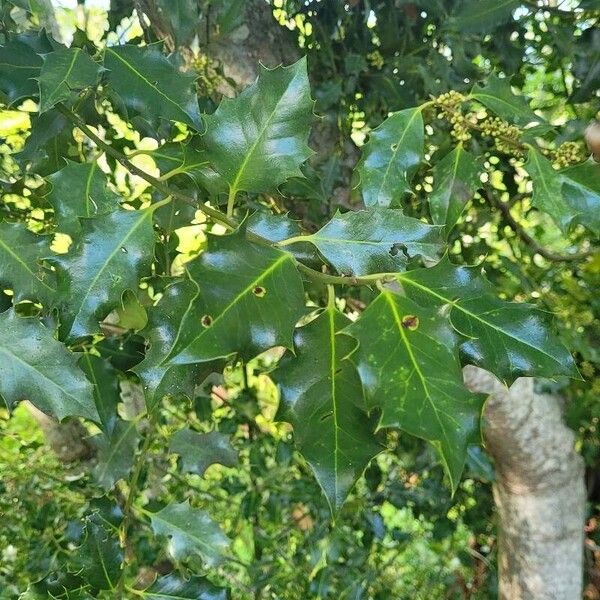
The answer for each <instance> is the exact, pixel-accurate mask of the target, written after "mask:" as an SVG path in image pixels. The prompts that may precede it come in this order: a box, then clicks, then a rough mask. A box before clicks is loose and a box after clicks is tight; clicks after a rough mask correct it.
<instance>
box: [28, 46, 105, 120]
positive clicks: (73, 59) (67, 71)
mask: <svg viewBox="0 0 600 600" xmlns="http://www.w3.org/2000/svg"><path fill="white" fill-rule="evenodd" d="M99 70H100V67H99V66H98V65H97V64H96V63H95V62H94V61H93V60H92V59H91V58H90V57H89V56H88V55H87V54H86V53H85V52H84V51H83V50H82V49H81V48H60V49H58V50H55V51H54V52H50V53H49V54H46V55H45V56H44V64H43V65H42V70H41V72H40V75H39V85H40V112H42V113H43V112H46V111H47V110H49V109H51V108H52V107H53V106H55V105H56V104H58V103H59V102H64V101H65V100H69V98H70V97H71V94H72V92H75V91H79V90H82V89H83V88H86V87H88V86H90V85H94V84H95V83H96V80H97V78H98V73H99Z"/></svg>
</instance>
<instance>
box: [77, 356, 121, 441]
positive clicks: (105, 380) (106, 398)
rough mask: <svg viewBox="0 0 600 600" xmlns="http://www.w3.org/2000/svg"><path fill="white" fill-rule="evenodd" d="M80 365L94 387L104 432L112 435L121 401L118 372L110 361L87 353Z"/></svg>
mask: <svg viewBox="0 0 600 600" xmlns="http://www.w3.org/2000/svg"><path fill="white" fill-rule="evenodd" d="M78 364H79V368H80V369H81V370H82V371H83V372H84V373H85V374H86V377H87V378H88V379H89V381H90V382H91V384H92V385H93V386H94V400H95V402H96V409H97V410H98V414H99V415H100V423H101V425H102V430H103V431H104V433H105V434H106V435H111V434H112V432H113V431H114V428H115V425H116V424H117V420H118V419H117V405H118V404H119V402H120V401H121V397H120V394H119V379H118V377H117V371H116V369H115V368H114V367H113V366H112V365H111V364H110V363H109V362H108V360H106V359H104V358H100V357H99V356H94V355H93V354H89V353H85V354H84V355H83V356H82V357H81V358H80V359H79V363H78Z"/></svg>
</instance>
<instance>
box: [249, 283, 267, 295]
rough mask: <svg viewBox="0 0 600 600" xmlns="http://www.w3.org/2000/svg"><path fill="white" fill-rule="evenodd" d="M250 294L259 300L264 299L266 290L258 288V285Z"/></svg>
mask: <svg viewBox="0 0 600 600" xmlns="http://www.w3.org/2000/svg"><path fill="white" fill-rule="evenodd" d="M252 293H253V294H254V295H255V296H258V297H259V298H263V297H264V295H265V294H266V293H267V290H266V289H265V288H264V287H262V286H260V285H257V286H256V287H255V288H254V289H253V290H252Z"/></svg>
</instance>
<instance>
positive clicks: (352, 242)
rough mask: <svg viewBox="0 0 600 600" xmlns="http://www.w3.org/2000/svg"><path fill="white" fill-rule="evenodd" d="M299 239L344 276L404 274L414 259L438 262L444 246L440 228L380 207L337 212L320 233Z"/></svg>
mask: <svg viewBox="0 0 600 600" xmlns="http://www.w3.org/2000/svg"><path fill="white" fill-rule="evenodd" d="M298 239H301V240H306V241H308V242H311V243H312V244H314V245H315V246H316V247H317V248H318V249H319V252H320V253H321V254H322V255H323V256H324V257H325V258H326V259H327V260H328V261H329V262H330V263H331V264H332V265H333V266H334V267H335V268H336V269H337V270H338V271H339V272H340V273H343V274H344V275H368V274H370V273H389V272H394V271H402V270H403V269H404V268H405V267H406V263H407V261H408V259H409V258H412V257H414V256H422V257H423V258H424V259H426V260H429V261H435V260H436V259H437V257H438V253H439V252H440V250H441V248H442V244H443V242H442V237H441V231H440V227H437V226H434V225H428V224H427V223H423V222H422V221H419V220H418V219H413V218H412V217H407V216H406V215H404V214H403V213H402V211H400V210H398V209H391V208H378V207H375V208H372V209H370V210H359V211H350V212H347V213H344V214H340V213H337V214H336V215H335V216H334V217H333V219H331V221H329V222H328V223H326V224H325V225H324V226H323V227H322V228H321V229H320V230H319V231H317V232H316V233H313V234H312V235H308V236H305V237H302V238H298Z"/></svg>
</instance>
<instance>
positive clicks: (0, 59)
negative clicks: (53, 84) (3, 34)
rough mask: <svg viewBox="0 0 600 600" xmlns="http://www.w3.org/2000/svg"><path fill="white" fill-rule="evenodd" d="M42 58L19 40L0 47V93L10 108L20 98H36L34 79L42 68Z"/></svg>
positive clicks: (36, 89) (36, 91)
mask: <svg viewBox="0 0 600 600" xmlns="http://www.w3.org/2000/svg"><path fill="white" fill-rule="evenodd" d="M42 62H43V61H42V57H41V56H39V55H38V54H37V53H36V52H35V50H34V49H33V48H31V47H30V46H29V45H28V44H26V43H24V42H23V41H20V40H10V41H9V42H8V43H7V44H5V45H4V46H0V91H1V92H2V93H3V94H4V95H5V96H6V98H7V100H8V105H9V106H10V105H11V104H13V103H14V102H16V101H17V100H21V98H28V97H31V96H37V93H38V86H37V83H36V78H37V77H38V76H39V74H40V70H41V68H42Z"/></svg>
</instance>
